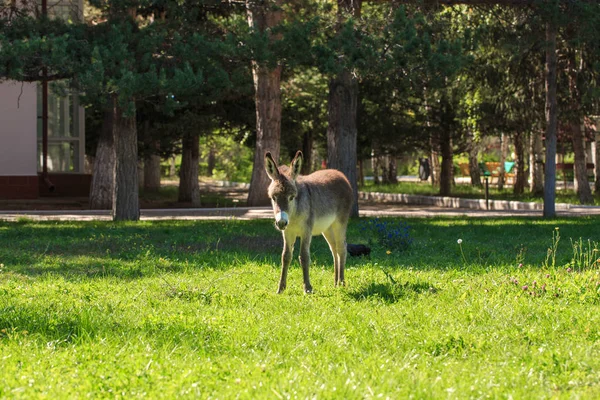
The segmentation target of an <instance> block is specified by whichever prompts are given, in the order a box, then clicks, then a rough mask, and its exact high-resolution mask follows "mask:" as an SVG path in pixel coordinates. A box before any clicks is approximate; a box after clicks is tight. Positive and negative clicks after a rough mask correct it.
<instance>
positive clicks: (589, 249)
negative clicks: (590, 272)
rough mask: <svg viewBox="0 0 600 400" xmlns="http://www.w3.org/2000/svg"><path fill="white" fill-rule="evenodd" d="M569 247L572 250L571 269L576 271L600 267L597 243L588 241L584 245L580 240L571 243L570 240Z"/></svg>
mask: <svg viewBox="0 0 600 400" xmlns="http://www.w3.org/2000/svg"><path fill="white" fill-rule="evenodd" d="M571 247H572V249H573V258H572V259H571V267H572V268H573V269H576V270H578V271H582V270H584V269H588V268H593V267H594V266H596V267H600V249H598V243H597V242H593V241H591V240H590V239H588V240H587V243H584V242H583V240H582V239H581V238H579V240H575V241H573V239H571Z"/></svg>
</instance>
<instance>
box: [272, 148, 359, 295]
mask: <svg viewBox="0 0 600 400" xmlns="http://www.w3.org/2000/svg"><path fill="white" fill-rule="evenodd" d="M265 168H266V170H267V175H269V178H271V184H270V185H269V189H268V194H269V198H270V199H271V202H272V204H273V213H274V214H275V226H276V227H277V229H279V230H280V231H281V233H282V234H283V254H282V255H281V277H280V279H279V289H278V291H277V293H282V292H283V291H284V290H285V287H286V282H287V272H288V267H289V265H290V262H291V261H292V254H293V252H294V243H295V242H296V238H298V237H300V264H301V265H302V275H303V278H304V291H305V292H306V293H312V290H313V289H312V285H311V284H310V278H309V275H308V268H309V266H310V242H311V240H312V237H313V236H316V235H319V234H322V235H323V236H324V237H325V240H327V243H328V244H329V248H330V249H331V254H332V255H333V264H334V274H335V277H334V278H335V279H334V280H335V285H336V286H337V285H344V266H345V264H346V228H347V226H348V220H349V219H350V211H351V208H352V202H353V196H352V187H351V186H350V182H348V179H347V178H346V176H345V175H344V174H343V173H341V172H340V171H337V170H335V169H324V170H320V171H316V172H314V173H312V174H310V175H306V176H303V175H300V170H301V168H302V152H301V151H298V152H297V153H296V156H295V157H294V159H293V160H292V163H291V165H290V167H288V166H285V165H284V166H281V167H278V166H277V163H276V162H275V160H274V159H273V157H272V156H271V153H270V152H267V153H266V154H265Z"/></svg>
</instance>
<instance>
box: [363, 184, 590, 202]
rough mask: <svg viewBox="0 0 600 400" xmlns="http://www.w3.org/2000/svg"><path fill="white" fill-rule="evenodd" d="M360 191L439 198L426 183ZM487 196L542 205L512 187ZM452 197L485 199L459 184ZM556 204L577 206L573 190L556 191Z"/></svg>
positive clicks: (436, 190) (492, 189)
mask: <svg viewBox="0 0 600 400" xmlns="http://www.w3.org/2000/svg"><path fill="white" fill-rule="evenodd" d="M360 190H361V191H365V192H381V193H404V194H418V195H423V196H439V193H440V190H439V187H433V186H431V184H430V183H428V182H398V183H397V184H393V185H392V184H386V185H375V184H374V183H373V182H366V183H365V185H364V186H361V187H360ZM489 195H490V199H492V200H512V201H526V202H536V203H542V202H543V198H542V197H538V196H533V195H532V194H531V192H529V190H528V189H525V193H524V194H522V195H515V194H514V193H513V189H512V186H510V187H505V188H504V189H503V190H498V187H497V186H496V185H490V186H489ZM451 196H452V197H463V198H469V199H483V198H484V197H485V189H484V188H483V187H481V188H478V187H474V186H471V185H469V184H460V185H454V186H452V194H451ZM556 202H557V203H567V204H579V198H578V197H577V193H575V192H574V191H573V190H557V191H556ZM594 204H595V205H597V206H600V196H598V195H596V196H595V197H594Z"/></svg>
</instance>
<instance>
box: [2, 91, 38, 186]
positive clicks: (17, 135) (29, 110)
mask: <svg viewBox="0 0 600 400" xmlns="http://www.w3.org/2000/svg"><path fill="white" fill-rule="evenodd" d="M36 87H37V86H36V84H35V83H21V82H14V81H5V82H2V83H0V176H18V175H28V176H33V175H37V163H36V153H37V90H36Z"/></svg>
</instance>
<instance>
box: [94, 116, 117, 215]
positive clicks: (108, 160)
mask: <svg viewBox="0 0 600 400" xmlns="http://www.w3.org/2000/svg"><path fill="white" fill-rule="evenodd" d="M114 169H115V141H114V135H113V111H112V110H111V111H106V112H105V113H104V120H103V122H102V130H101V131H100V136H99V137H98V147H97V148H96V157H95V158H94V171H93V174H92V184H91V187H90V209H92V210H110V209H112V200H113V184H114V179H115V176H114Z"/></svg>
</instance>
